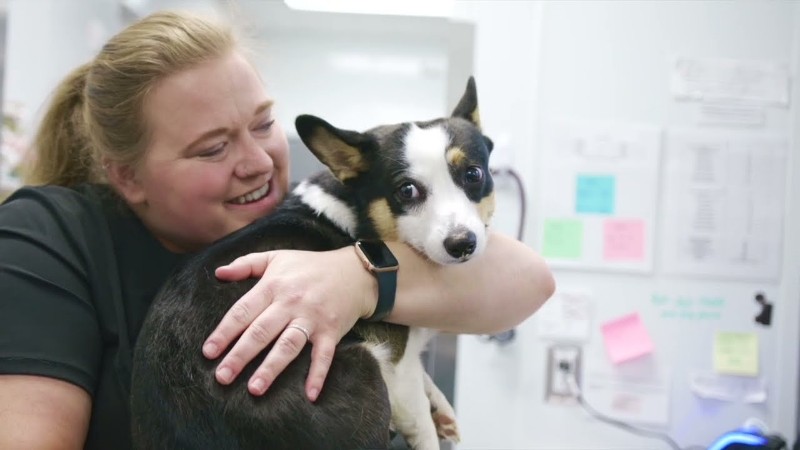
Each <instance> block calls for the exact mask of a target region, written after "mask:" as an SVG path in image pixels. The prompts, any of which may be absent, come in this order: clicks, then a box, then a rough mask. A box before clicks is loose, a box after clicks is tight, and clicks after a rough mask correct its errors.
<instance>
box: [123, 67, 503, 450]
mask: <svg viewBox="0 0 800 450" xmlns="http://www.w3.org/2000/svg"><path fill="white" fill-rule="evenodd" d="M479 122H480V121H479V115H478V102H477V93H476V89H475V82H474V80H473V79H472V78H470V80H469V82H468V83H467V89H466V91H465V93H464V95H463V96H462V98H461V100H460V101H459V103H458V105H457V106H456V108H455V110H454V111H453V114H452V116H451V117H448V118H440V119H436V120H431V121H427V122H413V123H412V122H408V123H402V124H397V125H385V126H379V127H376V128H373V129H371V130H369V131H367V132H364V133H357V132H354V131H347V130H340V129H337V128H335V127H333V126H332V125H330V124H329V123H327V122H325V121H323V120H322V119H319V118H316V117H313V116H307V115H305V116H300V117H298V118H297V120H296V128H297V131H298V133H299V135H300V137H301V139H302V140H303V142H304V143H305V144H306V146H307V147H308V148H309V149H310V150H311V151H312V152H313V153H314V154H315V155H316V157H317V158H319V160H320V161H322V162H323V163H324V164H325V165H326V166H328V168H329V169H330V171H326V172H325V173H321V174H318V175H316V176H314V177H311V178H309V179H307V180H305V181H303V182H302V183H300V184H299V185H298V186H297V187H296V188H295V189H294V190H293V192H292V193H291V194H290V195H289V196H288V197H287V199H286V200H285V201H284V203H283V204H282V206H281V207H279V208H278V209H277V210H276V211H275V212H274V213H272V214H270V215H269V216H268V217H265V218H263V219H260V220H259V221H257V222H255V223H253V224H252V225H250V226H247V227H245V228H243V229H242V230H240V231H238V232H236V233H233V234H232V235H230V236H228V237H226V238H223V239H222V240H220V241H219V242H217V243H215V244H214V245H212V246H211V247H210V248H208V249H207V250H206V251H204V252H202V253H201V254H199V255H198V256H196V257H194V258H192V260H191V261H190V262H189V263H188V264H187V265H186V266H185V267H183V268H182V269H181V270H179V271H178V273H177V274H176V275H175V276H173V277H171V279H170V280H169V281H168V282H167V283H166V285H165V286H164V287H163V288H162V290H161V292H160V293H159V295H158V296H157V298H156V299H155V300H154V303H153V305H152V307H151V309H150V311H149V313H148V316H147V318H146V320H145V323H144V326H143V327H142V330H141V332H140V335H139V337H138V341H137V345H136V349H135V355H134V367H133V380H132V392H131V395H132V396H131V408H132V420H133V424H132V431H133V440H134V447H135V448H137V449H148V450H152V449H204V450H205V449H214V450H221V449H287V450H307V449H355V448H386V447H388V445H389V436H390V433H389V430H390V429H393V430H395V431H397V432H398V433H400V434H401V435H402V436H403V437H404V438H405V439H406V441H407V442H408V443H409V445H410V446H411V447H412V448H415V449H424V450H427V449H438V448H439V437H444V438H449V439H451V440H455V441H457V440H458V430H457V427H456V423H455V413H454V411H453V408H452V406H451V405H450V404H449V403H448V401H447V400H446V398H445V397H444V395H443V394H442V393H441V391H439V389H438V388H436V386H435V385H434V384H433V382H432V381H431V379H430V378H429V377H428V375H427V374H426V373H425V370H424V368H423V366H422V363H421V361H420V358H419V356H420V353H421V352H422V351H423V349H424V347H425V345H426V344H427V342H428V341H429V339H430V338H431V337H432V336H433V333H434V332H433V331H432V330H428V329H421V328H409V327H404V326H399V325H393V324H389V323H368V322H359V323H358V324H357V325H356V327H355V328H354V329H353V330H352V331H351V333H350V334H349V335H348V336H346V337H345V338H344V339H342V341H341V342H340V343H339V345H338V347H337V350H336V355H335V358H334V361H333V363H332V365H331V367H330V371H329V374H328V376H327V379H326V382H325V387H324V389H323V391H322V393H321V394H320V396H319V398H318V399H317V401H316V402H315V403H311V402H310V401H309V400H308V399H307V397H306V395H305V390H304V383H305V379H306V376H307V374H308V368H309V364H310V349H309V347H310V345H306V348H305V349H303V351H302V352H301V354H300V355H299V356H298V357H297V359H296V360H295V361H294V362H293V363H291V364H290V365H289V367H288V368H287V369H286V370H285V371H284V372H283V373H282V374H281V375H280V376H279V377H278V378H277V380H276V381H275V382H274V383H273V384H272V386H271V387H270V388H269V390H267V392H266V394H265V395H263V396H261V397H255V396H252V395H250V394H249V393H248V391H247V388H246V383H247V380H248V379H249V378H250V376H251V375H252V373H253V371H254V370H255V368H256V367H257V365H258V363H259V362H260V361H263V357H264V356H265V354H266V352H267V351H268V349H267V350H265V351H264V352H263V353H262V354H261V355H259V357H257V358H256V359H255V360H254V362H252V363H251V364H250V365H248V366H247V367H246V369H245V370H244V371H243V372H242V373H241V374H240V375H239V376H238V378H237V381H235V382H234V383H233V384H231V385H230V386H223V385H221V384H219V383H217V381H216V379H215V377H214V367H215V365H216V362H215V361H208V360H207V359H206V358H204V357H203V355H202V353H201V351H200V349H201V347H202V344H203V341H204V340H205V338H206V337H207V336H208V335H209V334H210V333H211V331H212V330H213V328H214V327H215V326H216V324H217V323H218V322H219V321H220V320H221V318H222V316H223V315H224V314H225V312H226V311H227V310H228V309H229V308H230V307H231V306H232V305H233V303H234V302H235V301H236V300H237V299H238V298H239V297H241V296H242V295H243V294H244V293H245V292H247V291H248V290H249V289H250V288H251V287H252V286H253V285H254V284H255V280H248V281H242V282H237V283H223V282H220V281H218V280H217V279H216V278H215V276H214V269H215V268H216V267H218V266H220V265H224V264H227V263H229V262H230V261H232V260H233V259H235V258H236V257H238V256H241V255H244V254H247V253H251V252H258V251H266V250H272V249H285V248H294V249H307V250H331V249H335V248H340V247H344V246H347V245H351V244H352V243H353V242H354V240H355V239H357V238H378V239H383V240H390V241H402V242H405V243H407V244H409V245H410V246H411V247H413V248H414V249H416V250H418V251H419V252H420V253H422V254H424V255H425V256H427V257H428V258H429V259H430V260H432V261H434V262H436V263H440V264H451V263H460V262H463V261H466V260H468V259H470V258H471V257H472V256H474V255H477V254H479V253H480V252H481V251H483V249H484V248H485V246H486V240H487V226H488V223H489V219H490V217H491V215H492V213H493V210H494V193H493V182H492V179H491V176H490V173H489V167H488V162H489V153H490V151H491V149H492V142H491V141H490V140H489V139H488V138H487V137H485V136H484V135H483V133H482V132H481V130H480V123H479ZM454 243H455V244H454ZM454 247H455V248H456V250H454ZM465 249H466V250H465ZM401 270H402V269H401Z"/></svg>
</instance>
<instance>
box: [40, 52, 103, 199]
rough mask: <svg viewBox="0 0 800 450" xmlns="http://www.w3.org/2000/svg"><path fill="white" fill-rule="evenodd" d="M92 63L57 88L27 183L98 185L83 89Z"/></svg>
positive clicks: (82, 67)
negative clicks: (85, 115)
mask: <svg viewBox="0 0 800 450" xmlns="http://www.w3.org/2000/svg"><path fill="white" fill-rule="evenodd" d="M90 67H91V63H87V64H84V65H82V66H80V67H78V68H77V69H75V70H73V71H72V73H70V74H69V75H68V76H67V77H66V78H65V79H64V80H63V81H62V82H61V83H60V84H59V85H58V87H57V88H56V90H55V92H54V93H53V99H52V101H51V103H50V105H49V108H48V109H47V112H46V114H45V115H44V117H43V118H42V121H41V124H40V125H39V129H38V130H37V132H36V135H35V136H34V140H33V147H32V149H31V150H32V152H34V154H33V155H32V157H33V159H32V161H31V162H30V166H29V170H28V171H27V173H26V180H25V181H26V182H27V183H30V184H54V185H59V186H65V187H71V186H75V185H77V184H80V183H83V182H88V181H97V179H98V176H97V174H98V173H99V171H97V170H96V165H97V163H96V162H95V157H94V154H93V151H92V148H91V145H90V143H89V140H88V138H87V135H86V124H85V123H86V122H85V120H84V115H83V106H84V89H85V87H86V77H87V76H88V73H89V69H90Z"/></svg>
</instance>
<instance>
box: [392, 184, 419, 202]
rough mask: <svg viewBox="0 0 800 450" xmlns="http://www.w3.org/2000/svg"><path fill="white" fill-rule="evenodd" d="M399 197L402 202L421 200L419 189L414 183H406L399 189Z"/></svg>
mask: <svg viewBox="0 0 800 450" xmlns="http://www.w3.org/2000/svg"><path fill="white" fill-rule="evenodd" d="M397 196H398V197H399V198H400V199H401V200H416V199H418V198H419V189H417V186H416V185H414V183H404V184H402V185H401V186H400V187H399V188H397Z"/></svg>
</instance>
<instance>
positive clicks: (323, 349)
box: [306, 336, 338, 402]
mask: <svg viewBox="0 0 800 450" xmlns="http://www.w3.org/2000/svg"><path fill="white" fill-rule="evenodd" d="M337 342H338V340H337V339H331V338H329V337H323V336H319V337H317V338H316V339H315V340H314V347H313V348H312V349H311V368H310V369H309V371H308V378H307V379H306V396H307V397H308V399H309V400H311V401H312V402H314V401H317V397H319V393H320V392H322V385H323V384H324V383H325V377H327V376H328V371H329V370H330V368H331V363H332V362H333V355H334V354H335V352H336V343H337Z"/></svg>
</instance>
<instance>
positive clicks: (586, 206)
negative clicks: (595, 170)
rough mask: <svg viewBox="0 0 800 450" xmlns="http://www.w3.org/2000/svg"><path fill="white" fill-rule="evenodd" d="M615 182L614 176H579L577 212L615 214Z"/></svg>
mask: <svg viewBox="0 0 800 450" xmlns="http://www.w3.org/2000/svg"><path fill="white" fill-rule="evenodd" d="M615 181H616V180H615V179H614V176H613V175H578V180H577V186H576V189H575V211H576V212H577V213H579V214H613V213H614V202H615V197H616V186H615V184H616V183H615Z"/></svg>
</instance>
